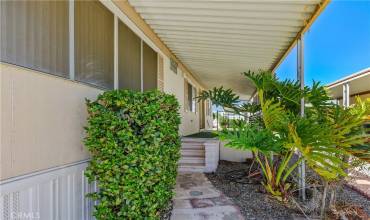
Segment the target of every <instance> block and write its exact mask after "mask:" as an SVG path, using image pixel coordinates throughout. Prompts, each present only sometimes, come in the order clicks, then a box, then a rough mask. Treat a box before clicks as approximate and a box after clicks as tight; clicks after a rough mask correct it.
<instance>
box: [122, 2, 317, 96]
mask: <svg viewBox="0 0 370 220" xmlns="http://www.w3.org/2000/svg"><path fill="white" fill-rule="evenodd" d="M321 2H322V1H321V0H129V3H130V4H131V5H132V6H133V7H134V9H135V10H136V12H137V13H139V14H140V16H141V17H142V18H143V19H144V20H145V21H146V23H147V24H149V26H150V27H151V28H152V29H153V30H154V32H155V33H156V34H157V35H158V36H159V37H160V38H161V40H162V41H163V42H164V43H165V44H166V45H167V46H168V47H169V48H170V50H172V52H173V53H174V54H175V55H176V56H177V57H178V58H179V59H180V60H181V61H182V62H183V64H185V65H186V66H187V68H188V69H189V70H190V71H192V73H193V74H195V75H196V76H197V77H198V78H199V79H200V80H201V81H202V83H203V84H205V85H206V86H208V87H209V88H212V87H214V86H221V85H223V86H224V87H226V88H232V89H234V91H236V92H237V93H239V94H240V95H242V96H243V97H248V96H249V95H251V94H252V93H253V92H254V88H253V87H252V86H251V85H250V84H249V82H248V81H247V80H246V79H245V77H243V76H242V74H241V73H242V72H244V71H248V70H252V71H257V70H259V69H264V70H268V69H272V68H273V67H274V66H275V65H276V63H278V62H279V60H280V59H281V58H282V57H283V55H284V54H286V52H287V50H288V49H289V48H291V45H292V44H293V42H294V40H295V38H296V36H297V34H298V33H299V32H300V31H301V30H302V29H304V27H305V26H306V25H307V23H308V21H309V20H310V19H311V18H312V17H313V15H314V14H315V12H316V11H317V8H318V5H319V4H320V3H321Z"/></svg>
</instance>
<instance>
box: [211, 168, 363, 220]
mask: <svg viewBox="0 0 370 220" xmlns="http://www.w3.org/2000/svg"><path fill="white" fill-rule="evenodd" d="M233 170H240V172H235V174H234V175H231V177H233V176H238V174H243V172H244V173H248V171H249V165H248V164H247V163H233V162H227V161H220V164H219V166H218V169H217V171H216V173H212V174H207V177H208V179H209V180H210V181H211V182H212V184H213V185H214V186H215V187H216V188H217V189H219V190H220V191H222V192H223V193H224V194H225V195H226V196H229V197H230V198H232V199H233V200H234V202H235V203H236V205H238V206H239V207H240V210H241V212H242V214H243V215H244V217H245V218H246V219H293V217H292V216H301V215H302V214H301V212H300V211H299V210H298V209H297V208H294V207H293V206H292V207H286V206H284V205H282V204H281V203H279V202H278V201H276V200H275V199H273V198H271V197H269V196H268V195H267V194H266V193H265V192H264V190H263V186H261V185H260V183H259V182H260V180H247V179H243V180H244V181H243V183H238V182H235V181H231V180H230V171H233ZM337 198H338V200H337V201H342V202H345V203H347V204H348V203H350V204H354V205H358V206H361V207H363V208H364V209H365V211H366V212H367V213H368V214H369V215H370V201H369V200H368V199H366V198H365V197H363V196H362V195H360V194H358V193H357V192H355V191H353V190H351V189H349V188H344V189H342V190H339V192H338V195H337Z"/></svg>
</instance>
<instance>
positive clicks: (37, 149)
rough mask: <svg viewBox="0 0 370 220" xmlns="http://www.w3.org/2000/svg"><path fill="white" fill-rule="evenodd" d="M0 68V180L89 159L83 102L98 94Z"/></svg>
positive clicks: (31, 73)
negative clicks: (84, 127) (85, 142)
mask: <svg viewBox="0 0 370 220" xmlns="http://www.w3.org/2000/svg"><path fill="white" fill-rule="evenodd" d="M0 68H1V152H0V153H1V164H0V167H1V172H0V173H1V176H0V179H1V180H3V179H7V178H10V177H14V176H18V175H22V174H27V173H31V172H34V171H38V170H43V169H47V168H50V167H55V166H59V165H64V164H68V163H71V162H75V161H80V160H83V159H86V158H88V157H89V155H88V153H87V151H86V150H85V148H84V146H83V144H82V139H83V136H84V129H83V126H84V125H85V121H86V117H87V113H86V108H85V98H86V97H87V98H90V99H94V98H95V97H96V96H97V94H98V93H100V92H101V90H98V89H95V88H92V87H89V86H86V85H83V84H80V83H75V82H72V81H68V80H64V79H62V78H59V77H55V76H51V75H47V74H42V73H39V72H36V71H32V70H28V69H25V68H20V67H16V66H13V65H7V64H0Z"/></svg>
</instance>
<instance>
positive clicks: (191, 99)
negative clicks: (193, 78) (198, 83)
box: [187, 83, 197, 112]
mask: <svg viewBox="0 0 370 220" xmlns="http://www.w3.org/2000/svg"><path fill="white" fill-rule="evenodd" d="M187 92H188V95H187V98H188V102H187V104H188V105H189V107H188V109H189V111H191V112H196V100H195V96H196V93H197V90H196V89H195V88H194V87H193V86H192V85H191V84H190V83H188V85H187Z"/></svg>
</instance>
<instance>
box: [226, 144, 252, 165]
mask: <svg viewBox="0 0 370 220" xmlns="http://www.w3.org/2000/svg"><path fill="white" fill-rule="evenodd" d="M225 144H226V143H225V142H224V141H221V142H220V160H226V161H232V162H245V160H246V159H247V158H253V155H252V152H251V151H243V150H237V149H233V148H230V147H225Z"/></svg>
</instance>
